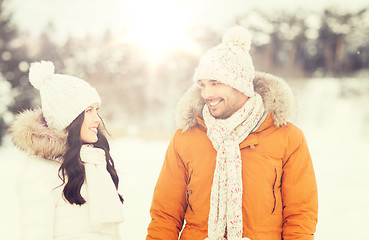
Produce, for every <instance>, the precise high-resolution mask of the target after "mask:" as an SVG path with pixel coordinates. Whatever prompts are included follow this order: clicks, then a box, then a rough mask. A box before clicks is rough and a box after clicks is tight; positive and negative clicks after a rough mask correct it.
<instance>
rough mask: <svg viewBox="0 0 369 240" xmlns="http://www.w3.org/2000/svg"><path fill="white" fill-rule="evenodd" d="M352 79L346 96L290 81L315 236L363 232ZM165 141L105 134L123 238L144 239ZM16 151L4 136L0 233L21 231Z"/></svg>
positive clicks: (365, 190)
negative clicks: (311, 174) (120, 202)
mask: <svg viewBox="0 0 369 240" xmlns="http://www.w3.org/2000/svg"><path fill="white" fill-rule="evenodd" d="M356 83H358V81H355V80H353V81H350V82H349V81H347V82H346V83H345V84H348V85H347V86H346V85H345V87H344V90H345V92H344V93H345V97H342V88H341V86H342V83H340V82H339V81H337V80H334V79H324V80H311V81H309V83H307V84H306V83H303V84H302V83H292V84H291V85H292V86H293V88H294V91H295V93H296V97H297V101H298V106H299V109H298V116H299V117H298V118H297V119H296V121H295V124H296V125H298V126H299V127H300V128H301V129H302V130H303V131H304V133H305V135H306V138H307V141H308V143H309V147H310V151H311V155H312V158H313V161H314V167H315V171H316V176H317V181H318V188H319V223H318V227H317V233H316V239H335V240H340V239H342V240H343V239H360V240H361V239H369V231H367V228H368V226H369V174H368V172H369V154H368V150H369V128H368V121H369V108H368V106H369V86H368V84H367V85H362V84H361V83H360V84H359V85H358V86H357V85H355V84H356ZM365 89H366V90H365ZM365 91H366V93H365ZM365 121H366V122H365ZM168 141H169V139H168ZM168 141H157V142H156V141H144V140H142V139H138V138H135V137H125V138H121V139H115V140H113V141H112V142H111V149H112V155H113V158H114V159H115V161H116V164H117V169H118V171H119V174H120V177H121V190H122V192H123V194H124V197H125V199H126V202H125V204H124V206H125V223H123V224H122V226H121V232H122V236H123V239H127V240H139V239H145V235H146V228H147V225H148V223H149V221H150V216H149V208H150V204H151V197H152V192H153V189H154V185H155V182H156V179H157V176H158V174H159V171H160V168H161V164H162V161H163V157H164V154H165V151H166V147H167V145H168ZM22 156H23V155H22V154H20V153H19V152H18V151H17V150H16V149H14V148H12V147H11V145H10V144H8V145H5V146H3V147H2V148H0V192H1V198H0V236H1V237H0V238H1V239H10V240H13V239H14V240H18V239H19V228H18V221H19V210H18V206H17V203H16V201H17V199H16V194H15V189H14V185H15V181H16V179H17V174H18V172H19V169H20V167H21V165H22V160H20V159H21V158H22Z"/></svg>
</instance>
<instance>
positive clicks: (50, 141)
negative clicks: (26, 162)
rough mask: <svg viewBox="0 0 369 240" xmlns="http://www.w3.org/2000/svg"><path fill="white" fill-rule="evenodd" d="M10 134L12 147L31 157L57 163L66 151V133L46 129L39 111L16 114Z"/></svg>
mask: <svg viewBox="0 0 369 240" xmlns="http://www.w3.org/2000/svg"><path fill="white" fill-rule="evenodd" d="M10 133H11V135H12V141H13V143H14V145H15V146H16V147H18V148H19V149H20V150H22V151H24V152H26V153H27V154H29V155H31V156H37V157H42V158H45V159H50V160H57V161H59V159H60V157H61V156H62V155H63V154H64V153H65V151H66V149H67V133H66V131H63V130H62V131H58V130H56V129H53V128H49V127H47V125H46V121H45V119H44V117H43V115H42V110H41V109H35V110H26V111H23V112H22V113H20V114H18V115H17V116H16V119H15V121H14V122H13V124H12V125H11V126H10Z"/></svg>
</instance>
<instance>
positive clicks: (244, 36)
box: [193, 26, 255, 97]
mask: <svg viewBox="0 0 369 240" xmlns="http://www.w3.org/2000/svg"><path fill="white" fill-rule="evenodd" d="M250 47H251V37H250V34H249V32H248V31H247V30H246V29H245V28H243V27H240V26H234V27H232V28H230V29H229V30H228V31H227V32H226V33H225V34H224V36H223V40H222V43H221V44H219V45H218V46H216V47H213V48H212V49H210V50H209V51H208V52H207V53H206V54H205V56H203V57H202V58H201V60H200V62H199V65H198V67H197V68H196V69H195V73H194V76H193V80H194V82H195V83H197V82H198V81H199V80H201V79H210V80H216V81H219V82H222V83H224V84H227V85H229V86H231V87H233V88H235V89H237V90H238V91H240V92H242V93H243V94H245V95H246V96H249V97H251V96H253V94H254V86H253V80H254V77H255V70H254V65H253V63H252V59H251V56H250V54H249V51H250Z"/></svg>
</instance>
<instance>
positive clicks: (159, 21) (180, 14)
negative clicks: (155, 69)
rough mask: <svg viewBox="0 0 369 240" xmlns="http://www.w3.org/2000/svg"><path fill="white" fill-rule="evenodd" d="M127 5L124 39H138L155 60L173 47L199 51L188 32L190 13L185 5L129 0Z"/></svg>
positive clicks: (134, 40) (166, 1) (162, 1)
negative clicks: (189, 37)
mask: <svg viewBox="0 0 369 240" xmlns="http://www.w3.org/2000/svg"><path fill="white" fill-rule="evenodd" d="M127 4H128V8H129V12H130V16H129V24H128V29H127V32H126V34H125V36H124V38H123V41H133V42H137V43H139V44H140V45H142V46H143V47H145V48H147V50H148V51H149V53H150V55H151V59H152V61H158V60H159V59H160V57H161V55H162V54H163V53H164V52H165V51H166V50H169V49H172V48H182V49H186V50H188V51H196V47H195V45H194V44H193V43H191V41H190V40H189V39H188V37H187V35H186V31H187V28H188V27H189V26H188V22H189V21H188V17H189V15H188V12H186V10H185V9H184V8H180V7H179V6H176V5H174V3H172V2H171V1H170V0H161V1H149V0H145V1H129V3H127ZM126 7H127V5H126ZM186 20H187V21H186Z"/></svg>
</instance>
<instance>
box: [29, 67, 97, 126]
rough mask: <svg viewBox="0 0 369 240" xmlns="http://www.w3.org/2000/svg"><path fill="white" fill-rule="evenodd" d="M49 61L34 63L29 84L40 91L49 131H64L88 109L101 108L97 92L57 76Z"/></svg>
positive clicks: (78, 80) (82, 82) (70, 78)
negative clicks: (95, 104)
mask: <svg viewBox="0 0 369 240" xmlns="http://www.w3.org/2000/svg"><path fill="white" fill-rule="evenodd" d="M54 68H55V67H54V64H53V63H52V62H49V61H41V62H35V63H32V64H31V67H30V70H29V81H30V82H31V84H32V85H33V86H34V87H35V88H36V89H38V90H39V91H40V95H41V104H42V111H43V115H44V117H45V120H46V122H47V124H48V126H49V127H52V128H55V129H58V130H63V129H65V128H66V127H67V126H68V125H69V124H71V123H72V122H73V120H74V119H75V118H76V117H78V115H79V114H81V113H82V112H83V111H84V110H85V109H86V108H87V107H88V106H90V105H91V104H94V103H98V104H101V99H100V96H99V95H98V93H97V91H96V89H95V88H93V87H91V86H90V84H88V83H87V82H86V81H84V80H82V79H79V78H76V77H73V76H69V75H62V74H55V73H54Z"/></svg>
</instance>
